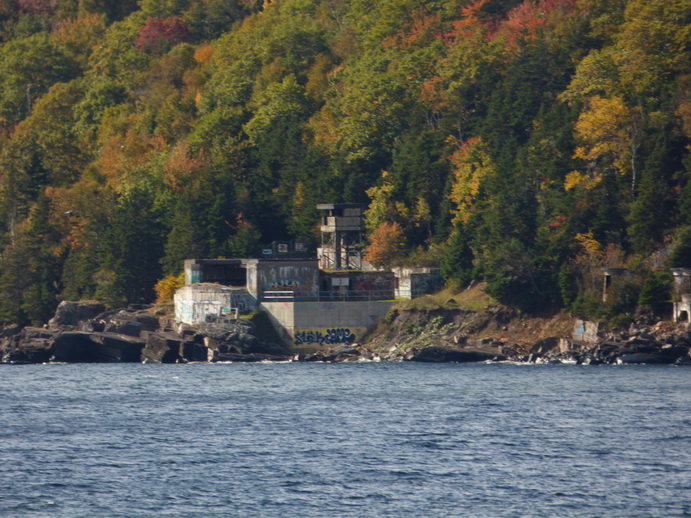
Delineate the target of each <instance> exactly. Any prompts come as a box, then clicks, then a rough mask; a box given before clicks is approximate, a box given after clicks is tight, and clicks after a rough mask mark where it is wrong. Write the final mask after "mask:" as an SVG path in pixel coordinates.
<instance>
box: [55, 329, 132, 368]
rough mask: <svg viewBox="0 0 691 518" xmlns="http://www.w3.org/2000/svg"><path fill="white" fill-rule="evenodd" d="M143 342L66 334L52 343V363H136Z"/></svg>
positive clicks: (110, 337)
mask: <svg viewBox="0 0 691 518" xmlns="http://www.w3.org/2000/svg"><path fill="white" fill-rule="evenodd" d="M143 347H144V342H142V341H141V340H138V339H136V338H133V337H128V336H124V335H117V334H112V333H85V332H82V331H66V332H62V333H60V334H58V335H57V336H56V337H55V339H54V341H53V360H54V361H58V362H69V363H116V362H139V361H141V350H142V348H143Z"/></svg>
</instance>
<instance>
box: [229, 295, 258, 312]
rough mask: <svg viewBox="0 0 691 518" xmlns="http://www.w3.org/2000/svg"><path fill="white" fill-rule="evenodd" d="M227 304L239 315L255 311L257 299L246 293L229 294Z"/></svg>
mask: <svg viewBox="0 0 691 518" xmlns="http://www.w3.org/2000/svg"><path fill="white" fill-rule="evenodd" d="M228 302H229V303H230V304H229V306H230V308H237V309H238V311H239V312H240V313H250V312H252V311H255V310H256V309H257V299H255V298H254V297H253V296H252V295H250V294H249V293H246V292H239V293H233V294H231V296H230V300H228Z"/></svg>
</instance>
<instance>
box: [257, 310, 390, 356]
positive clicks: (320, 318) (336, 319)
mask: <svg viewBox="0 0 691 518" xmlns="http://www.w3.org/2000/svg"><path fill="white" fill-rule="evenodd" d="M392 304H393V302H392V301H361V302H354V301H352V302H351V301H339V302H264V303H262V305H261V306H262V308H263V309H264V310H266V311H267V312H268V313H269V315H270V316H271V318H272V322H273V323H274V325H275V327H277V329H278V330H279V332H280V333H281V335H282V337H283V338H284V341H285V342H286V343H287V344H292V345H293V346H295V347H300V346H311V347H326V346H330V345H338V344H349V343H354V342H358V341H360V340H362V339H363V338H364V337H365V335H366V334H367V333H368V332H369V331H372V330H373V329H374V328H375V327H376V325H377V322H379V320H380V319H381V318H382V317H383V316H384V315H385V314H386V312H387V311H388V309H389V308H390V307H391V305H392Z"/></svg>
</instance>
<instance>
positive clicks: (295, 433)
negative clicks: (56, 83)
mask: <svg viewBox="0 0 691 518" xmlns="http://www.w3.org/2000/svg"><path fill="white" fill-rule="evenodd" d="M690 389H691V369H688V368H675V367H662V366H661V367H657V366H598V367H595V366H556V365H508V364H492V365H487V364H466V365H454V364H441V365H436V364H414V363H397V364H387V363H381V364H376V363H369V364H335V365H329V364H251V365H240V364H196V365H131V364H130V365H27V366H15V365H0V406H1V408H0V516H2V517H12V516H21V517H24V516H30V517H38V516H46V517H60V516H65V517H81V516H83V517H87V516H88V517H93V516H113V517H120V516H122V517H125V516H126V517H132V516H156V517H159V516H163V517H190V516H219V517H220V516H223V517H226V516H231V517H232V516H237V517H252V516H257V517H278V516H280V517H292V516H295V517H340V516H343V517H379V516H390V517H407V516H420V517H437V516H440V517H441V516H472V517H483V516H486V517H501V516H507V517H508V516H510V517H515V516H544V517H567V516H579V517H580V516H592V517H596V516H597V517H600V516H620V517H637V516H638V517H649V516H660V517H669V516H691V390H690Z"/></svg>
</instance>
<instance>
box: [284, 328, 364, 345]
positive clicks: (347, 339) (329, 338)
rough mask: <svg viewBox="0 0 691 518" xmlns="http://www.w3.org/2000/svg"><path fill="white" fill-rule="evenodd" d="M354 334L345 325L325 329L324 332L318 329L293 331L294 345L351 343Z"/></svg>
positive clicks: (353, 339)
mask: <svg viewBox="0 0 691 518" xmlns="http://www.w3.org/2000/svg"><path fill="white" fill-rule="evenodd" d="M354 341H355V335H354V334H353V333H351V331H350V329H348V328H347V327H337V328H334V329H326V330H325V331H324V332H322V331H319V330H313V329H309V330H305V331H295V345H302V344H319V345H338V344H352V343H353V342H354Z"/></svg>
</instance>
